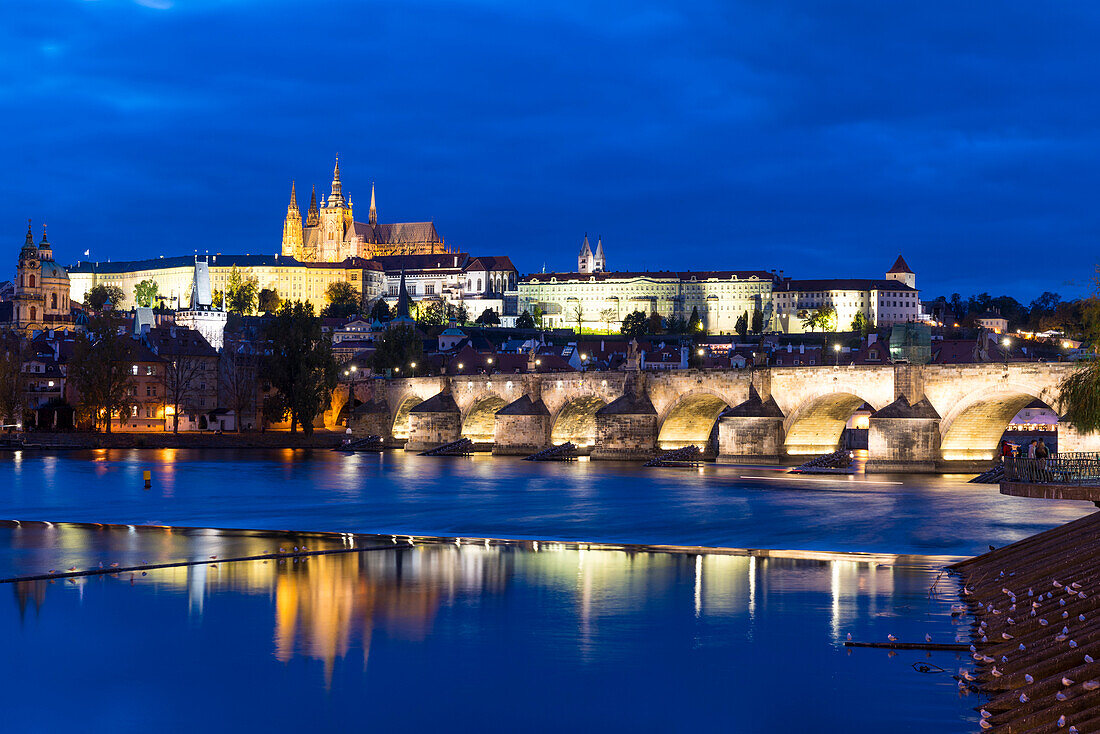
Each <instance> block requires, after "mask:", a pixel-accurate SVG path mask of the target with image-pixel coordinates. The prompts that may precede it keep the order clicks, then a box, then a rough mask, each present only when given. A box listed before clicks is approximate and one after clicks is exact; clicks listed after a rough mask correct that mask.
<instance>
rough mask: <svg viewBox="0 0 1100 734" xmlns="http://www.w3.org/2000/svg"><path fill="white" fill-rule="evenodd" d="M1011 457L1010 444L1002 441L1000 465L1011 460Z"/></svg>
mask: <svg viewBox="0 0 1100 734" xmlns="http://www.w3.org/2000/svg"><path fill="white" fill-rule="evenodd" d="M1012 456H1013V452H1012V444H1010V443H1009V442H1008V441H1005V440H1002V441H1001V463H1002V464H1003V463H1004V460H1005V459H1011V458H1012Z"/></svg>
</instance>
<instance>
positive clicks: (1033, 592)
mask: <svg viewBox="0 0 1100 734" xmlns="http://www.w3.org/2000/svg"><path fill="white" fill-rule="evenodd" d="M1027 595H1028V596H1035V589H1031V588H1029V589H1028V590H1027Z"/></svg>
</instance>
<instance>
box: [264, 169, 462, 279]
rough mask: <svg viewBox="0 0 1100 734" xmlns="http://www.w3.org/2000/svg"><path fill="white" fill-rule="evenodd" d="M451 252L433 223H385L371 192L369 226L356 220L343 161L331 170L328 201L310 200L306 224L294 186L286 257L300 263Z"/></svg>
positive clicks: (286, 228) (285, 232) (287, 221)
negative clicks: (342, 179) (342, 177)
mask: <svg viewBox="0 0 1100 734" xmlns="http://www.w3.org/2000/svg"><path fill="white" fill-rule="evenodd" d="M447 252H450V251H449V250H448V249H447V248H446V247H445V246H444V244H443V238H442V237H440V236H439V233H438V232H436V229H435V225H434V224H433V223H432V222H400V223H397V224H382V223H380V222H379V221H378V208H377V206H376V203H375V199H374V186H373V184H372V185H371V190H370V212H369V213H368V215H367V221H366V222H357V221H355V217H354V216H353V214H352V205H351V199H350V198H348V197H345V196H344V192H343V186H342V184H341V183H340V159H339V158H337V159H336V167H335V168H334V169H333V172H332V188H331V192H330V193H329V196H328V199H327V200H326V199H322V200H321V205H320V207H318V205H317V191H316V189H314V191H313V193H312V195H311V196H310V201H309V209H308V211H307V212H306V218H305V222H304V223H303V221H302V211H301V209H299V208H298V197H297V194H296V192H295V190H294V184H293V182H292V183H291V184H290V204H289V205H287V208H286V219H285V220H284V221H283V250H282V254H283V257H292V258H294V259H295V260H298V261H300V262H327V263H336V262H343V261H344V260H346V259H347V258H349V257H361V258H364V259H367V260H370V259H373V258H375V257H377V256H379V255H436V254H440V253H447Z"/></svg>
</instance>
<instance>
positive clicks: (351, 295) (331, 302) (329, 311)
mask: <svg viewBox="0 0 1100 734" xmlns="http://www.w3.org/2000/svg"><path fill="white" fill-rule="evenodd" d="M325 298H326V299H328V305H327V306H325V307H324V309H323V310H322V311H321V315H322V316H326V317H329V318H338V319H343V318H347V317H348V316H351V315H352V314H356V313H359V306H360V300H361V299H360V297H359V291H358V290H356V288H355V286H353V285H352V284H351V283H349V282H347V281H346V280H337V281H333V282H332V283H329V284H328V287H327V288H325Z"/></svg>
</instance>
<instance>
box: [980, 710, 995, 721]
mask: <svg viewBox="0 0 1100 734" xmlns="http://www.w3.org/2000/svg"><path fill="white" fill-rule="evenodd" d="M978 713H979V714H981V715H982V718H983V719H988V718H989V717H990V716H992V715H993V714H991V713H989V712H988V711H986V710H985V709H982V710H981V711H979V712H978Z"/></svg>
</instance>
